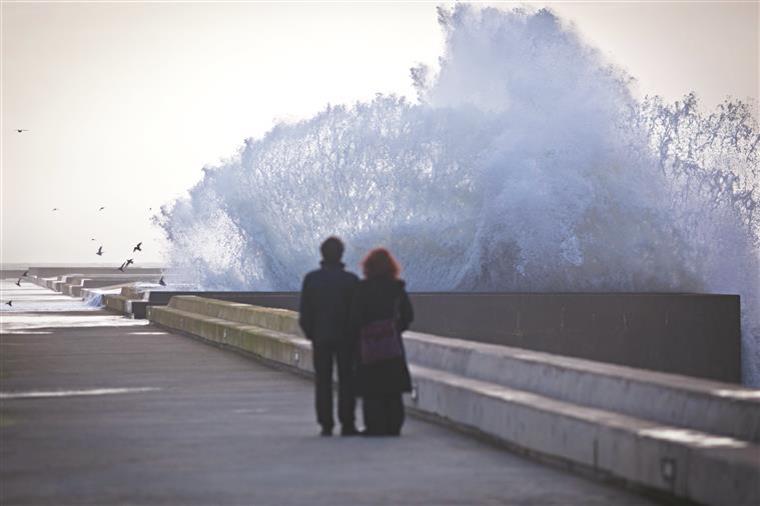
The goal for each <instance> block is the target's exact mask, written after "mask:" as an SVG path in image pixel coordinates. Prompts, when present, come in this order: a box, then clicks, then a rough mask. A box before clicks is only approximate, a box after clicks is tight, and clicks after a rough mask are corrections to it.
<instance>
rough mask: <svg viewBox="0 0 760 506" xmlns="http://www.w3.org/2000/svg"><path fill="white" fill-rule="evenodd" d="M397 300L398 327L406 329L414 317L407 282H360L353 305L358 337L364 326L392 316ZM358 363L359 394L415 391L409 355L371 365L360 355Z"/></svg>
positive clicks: (381, 279) (363, 395) (371, 394)
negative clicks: (407, 360) (365, 362)
mask: <svg viewBox="0 0 760 506" xmlns="http://www.w3.org/2000/svg"><path fill="white" fill-rule="evenodd" d="M396 301H398V303H399V305H398V317H399V318H398V320H397V329H398V330H399V332H403V331H405V330H407V329H408V328H409V324H410V323H412V320H413V319H414V312H413V310H412V304H411V302H409V295H407V293H406V290H405V289H404V282H403V281H401V280H398V279H390V278H374V279H366V280H362V281H360V282H359V284H357V285H356V289H355V291H354V297H353V302H352V304H351V325H352V327H353V329H354V336H355V337H356V339H357V340H358V338H359V332H360V329H361V327H362V326H364V325H366V324H368V323H371V322H374V321H378V320H387V319H389V318H392V317H393V316H394V309H395V304H396ZM359 346H360V343H358V342H357V345H356V350H357V354H358V352H359ZM357 362H358V364H357V373H356V393H357V395H358V396H362V397H373V396H383V395H389V394H399V393H401V392H411V390H412V381H411V378H410V375H409V367H408V366H407V363H406V357H405V356H404V357H399V358H397V359H391V360H386V361H383V362H379V363H376V364H369V365H365V364H362V363H361V358H360V357H359V359H358V360H357Z"/></svg>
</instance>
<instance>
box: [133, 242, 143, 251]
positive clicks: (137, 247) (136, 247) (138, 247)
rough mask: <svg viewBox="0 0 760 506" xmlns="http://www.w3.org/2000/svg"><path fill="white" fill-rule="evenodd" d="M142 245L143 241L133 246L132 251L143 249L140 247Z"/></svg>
mask: <svg viewBox="0 0 760 506" xmlns="http://www.w3.org/2000/svg"><path fill="white" fill-rule="evenodd" d="M141 245H142V242H138V243H137V246H135V247H134V248H132V253H134V252H135V251H142V248H140V246H141Z"/></svg>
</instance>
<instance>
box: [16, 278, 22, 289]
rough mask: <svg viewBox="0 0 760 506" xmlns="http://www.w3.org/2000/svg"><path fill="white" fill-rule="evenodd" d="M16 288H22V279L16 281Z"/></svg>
mask: <svg viewBox="0 0 760 506" xmlns="http://www.w3.org/2000/svg"><path fill="white" fill-rule="evenodd" d="M16 286H18V287H20V286H21V278H18V281H16Z"/></svg>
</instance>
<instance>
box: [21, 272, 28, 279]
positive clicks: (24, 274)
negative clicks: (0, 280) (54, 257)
mask: <svg viewBox="0 0 760 506" xmlns="http://www.w3.org/2000/svg"><path fill="white" fill-rule="evenodd" d="M28 275H29V271H24V273H23V274H22V275H21V277H22V278H25V277H27V276H28Z"/></svg>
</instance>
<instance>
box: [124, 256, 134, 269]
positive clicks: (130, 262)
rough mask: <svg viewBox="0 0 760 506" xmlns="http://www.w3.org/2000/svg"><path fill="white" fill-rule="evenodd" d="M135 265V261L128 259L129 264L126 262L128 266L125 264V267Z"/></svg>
mask: <svg viewBox="0 0 760 506" xmlns="http://www.w3.org/2000/svg"><path fill="white" fill-rule="evenodd" d="M133 263H135V261H134V260H132V259H131V258H128V259H127V262H126V264H125V265H124V266H125V267H129V266H130V265H131V264H133Z"/></svg>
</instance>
